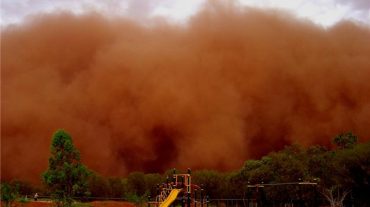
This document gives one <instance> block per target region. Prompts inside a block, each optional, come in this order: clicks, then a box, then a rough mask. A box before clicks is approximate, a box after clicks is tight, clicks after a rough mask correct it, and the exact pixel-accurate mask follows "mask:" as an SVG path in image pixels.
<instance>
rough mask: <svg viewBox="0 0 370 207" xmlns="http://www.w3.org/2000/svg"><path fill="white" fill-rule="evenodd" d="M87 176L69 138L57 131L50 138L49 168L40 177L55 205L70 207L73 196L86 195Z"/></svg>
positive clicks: (65, 133)
mask: <svg viewBox="0 0 370 207" xmlns="http://www.w3.org/2000/svg"><path fill="white" fill-rule="evenodd" d="M89 175H90V172H89V170H88V169H87V168H86V167H85V166H84V165H83V164H82V163H81V161H80V153H79V151H78V150H77V149H76V148H75V147H74V145H73V142H72V138H71V136H70V135H69V134H68V133H67V132H65V131H63V130H58V131H57V132H56V133H55V134H54V136H53V138H52V144H51V157H50V158H49V168H48V170H47V171H46V172H44V173H43V175H42V179H43V181H44V183H45V184H46V185H47V186H48V188H49V190H50V192H51V195H52V196H53V197H54V199H55V200H56V201H57V204H58V205H63V206H71V204H72V197H73V196H84V195H86V193H87V187H88V186H87V180H88V177H89Z"/></svg>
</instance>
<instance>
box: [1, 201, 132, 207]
mask: <svg viewBox="0 0 370 207" xmlns="http://www.w3.org/2000/svg"><path fill="white" fill-rule="evenodd" d="M89 204H90V206H92V207H135V205H134V204H132V203H129V202H121V201H94V202H91V203H89ZM3 206H5V205H4V204H3V203H2V202H1V207H3ZM52 206H53V203H52V202H47V201H31V202H27V203H19V202H14V203H13V205H12V207H52Z"/></svg>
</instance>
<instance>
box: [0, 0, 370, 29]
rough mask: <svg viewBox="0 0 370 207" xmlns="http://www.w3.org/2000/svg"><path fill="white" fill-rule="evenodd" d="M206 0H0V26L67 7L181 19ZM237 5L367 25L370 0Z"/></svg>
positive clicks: (243, 0)
mask: <svg viewBox="0 0 370 207" xmlns="http://www.w3.org/2000/svg"><path fill="white" fill-rule="evenodd" d="M205 1H206V0H79V1H76V0H2V2H1V25H8V24H12V23H18V22H20V21H22V20H23V19H24V18H26V16H27V15H32V14H36V13H40V12H53V11H56V10H68V11H71V12H73V13H77V14H81V13H84V12H87V11H96V12H99V13H103V14H105V15H108V16H128V17H131V18H135V19H138V20H143V21H145V20H146V19H147V18H149V17H157V16H163V17H166V18H167V19H169V20H170V21H175V22H178V21H184V20H185V19H187V17H189V16H191V15H193V14H194V13H196V11H197V10H198V9H199V7H200V6H201V5H202V4H203V3H204V2H205ZM236 1H238V2H239V3H240V5H245V6H251V7H259V8H278V9H283V10H287V11H289V12H291V13H294V14H296V15H297V16H298V17H301V18H307V19H310V20H312V21H313V22H315V23H317V24H321V25H324V26H330V25H332V24H335V23H336V22H338V21H340V20H342V19H353V20H357V21H362V22H365V23H367V24H370V1H369V0H311V1H307V0H279V1H277V0H236Z"/></svg>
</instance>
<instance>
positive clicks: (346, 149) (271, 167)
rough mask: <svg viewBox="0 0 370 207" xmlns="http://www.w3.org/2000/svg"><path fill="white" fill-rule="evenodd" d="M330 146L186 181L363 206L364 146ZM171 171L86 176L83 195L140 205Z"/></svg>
mask: <svg viewBox="0 0 370 207" xmlns="http://www.w3.org/2000/svg"><path fill="white" fill-rule="evenodd" d="M333 142H334V144H336V147H335V148H334V149H328V148H326V147H324V146H310V147H307V148H305V147H302V146H300V145H290V146H286V147H285V148H284V149H283V150H281V151H278V152H271V153H269V154H268V155H266V156H264V157H262V158H261V159H259V160H247V161H246V162H245V163H244V165H243V166H242V167H241V169H239V170H236V171H233V172H218V171H214V170H196V171H193V172H192V182H193V183H195V184H197V185H200V186H201V187H202V188H203V189H204V191H205V192H206V194H207V195H208V196H209V198H210V199H227V198H233V199H256V201H258V202H259V201H261V202H264V204H269V203H270V204H276V203H289V202H302V203H304V205H306V206H318V205H321V204H332V205H336V203H337V204H339V203H341V202H342V203H344V204H348V203H350V204H351V205H352V204H354V205H355V206H366V205H368V203H369V201H370V200H369V195H370V142H366V143H357V137H356V136H355V135H353V134H352V133H344V134H340V135H338V136H337V137H335V138H334V140H333ZM172 172H173V170H172V169H170V170H168V171H167V172H165V173H164V174H144V173H142V172H133V173H130V174H129V175H128V176H127V177H125V178H121V177H104V176H101V175H99V174H98V173H92V175H91V176H90V179H89V194H88V196H89V197H95V198H94V199H113V198H122V199H126V200H129V201H133V202H142V201H145V200H146V199H148V196H152V197H154V196H155V194H156V192H157V184H161V183H164V182H166V180H167V179H168V178H171V174H172ZM178 172H179V171H178ZM308 182H310V183H311V184H308ZM284 183H285V185H283V184H284ZM286 183H291V184H286ZM316 183H317V184H316ZM10 184H11V185H12V186H16V188H17V190H18V192H19V194H21V195H27V194H28V195H31V194H32V193H34V192H35V191H38V192H41V193H42V194H43V195H47V194H48V192H47V190H46V188H45V189H40V188H38V189H37V188H35V187H34V186H32V185H30V184H28V183H25V182H21V181H12V182H11V183H10ZM266 184H268V185H266ZM330 202H332V203H330ZM302 205H303V204H302Z"/></svg>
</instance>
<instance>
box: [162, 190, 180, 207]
mask: <svg viewBox="0 0 370 207" xmlns="http://www.w3.org/2000/svg"><path fill="white" fill-rule="evenodd" d="M180 191H181V189H173V190H171V192H170V195H168V197H167V198H166V200H164V201H163V202H162V203H161V205H159V207H168V206H169V205H171V203H172V202H174V201H175V199H176V198H177V195H179V193H180Z"/></svg>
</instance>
